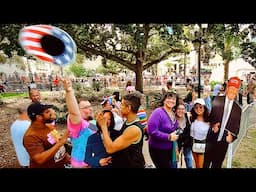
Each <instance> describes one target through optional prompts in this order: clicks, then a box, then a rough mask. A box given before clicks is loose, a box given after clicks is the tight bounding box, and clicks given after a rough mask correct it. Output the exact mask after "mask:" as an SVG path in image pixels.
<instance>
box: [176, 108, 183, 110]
mask: <svg viewBox="0 0 256 192" xmlns="http://www.w3.org/2000/svg"><path fill="white" fill-rule="evenodd" d="M177 110H185V108H177Z"/></svg>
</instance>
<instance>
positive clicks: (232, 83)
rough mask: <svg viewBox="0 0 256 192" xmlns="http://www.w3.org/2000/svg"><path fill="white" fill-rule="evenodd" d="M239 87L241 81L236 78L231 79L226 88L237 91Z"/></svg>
mask: <svg viewBox="0 0 256 192" xmlns="http://www.w3.org/2000/svg"><path fill="white" fill-rule="evenodd" d="M240 85H241V80H240V79H239V78H238V77H231V78H230V79H229V80H228V87H229V86H233V87H235V88H237V89H239V88H240Z"/></svg>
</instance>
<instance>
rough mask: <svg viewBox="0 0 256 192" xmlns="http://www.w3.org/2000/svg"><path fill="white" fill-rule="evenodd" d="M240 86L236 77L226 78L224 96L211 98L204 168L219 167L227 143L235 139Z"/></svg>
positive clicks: (240, 110)
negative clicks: (237, 97) (237, 100)
mask: <svg viewBox="0 0 256 192" xmlns="http://www.w3.org/2000/svg"><path fill="white" fill-rule="evenodd" d="M240 86H241V80H240V79H239V78H238V77H231V78H230V79H229V80H228V84H227V90H226V94H225V96H217V97H215V99H214V100H213V103H212V111H211V113H210V118H209V119H210V129H209V131H208V135H207V141H206V151H205V156H204V165H203V167H204V168H221V166H222V163H223V161H224V158H225V155H226V152H227V149H228V144H229V143H231V142H233V141H234V140H235V139H237V135H238V133H239V129H240V120H241V112H242V108H241V107H240V106H239V104H238V103H237V102H236V100H235V98H236V96H237V94H238V91H239V88H240Z"/></svg>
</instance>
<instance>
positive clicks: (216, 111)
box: [207, 96, 242, 142]
mask: <svg viewBox="0 0 256 192" xmlns="http://www.w3.org/2000/svg"><path fill="white" fill-rule="evenodd" d="M225 97H226V96H217V97H215V98H214V100H213V103H212V110H211V113H210V129H209V132H208V136H207V140H208V141H212V142H216V141H217V139H218V135H219V131H220V129H219V131H218V132H217V133H214V132H213V131H212V126H213V125H214V124H215V123H218V122H219V123H220V126H221V123H222V116H223V113H224V106H225ZM241 113H242V108H241V107H240V106H239V104H238V103H237V102H236V101H234V102H233V106H232V109H231V112H230V115H229V119H228V121H227V124H226V127H225V131H224V134H223V137H222V140H223V141H226V136H227V131H226V129H227V130H229V131H230V132H231V133H232V136H233V141H234V140H235V139H236V138H237V135H238V133H239V129H240V120H241Z"/></svg>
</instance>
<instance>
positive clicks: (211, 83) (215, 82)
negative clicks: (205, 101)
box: [210, 81, 222, 90]
mask: <svg viewBox="0 0 256 192" xmlns="http://www.w3.org/2000/svg"><path fill="white" fill-rule="evenodd" d="M218 83H219V84H222V82H220V81H211V82H210V86H211V90H213V88H214V86H215V85H216V84H218Z"/></svg>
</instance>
